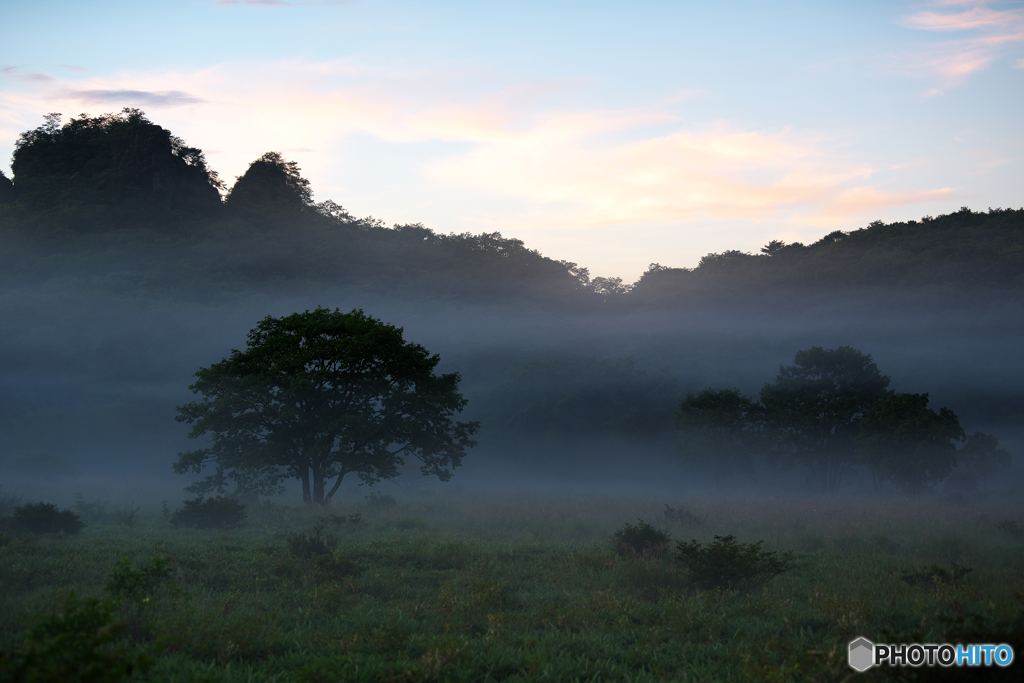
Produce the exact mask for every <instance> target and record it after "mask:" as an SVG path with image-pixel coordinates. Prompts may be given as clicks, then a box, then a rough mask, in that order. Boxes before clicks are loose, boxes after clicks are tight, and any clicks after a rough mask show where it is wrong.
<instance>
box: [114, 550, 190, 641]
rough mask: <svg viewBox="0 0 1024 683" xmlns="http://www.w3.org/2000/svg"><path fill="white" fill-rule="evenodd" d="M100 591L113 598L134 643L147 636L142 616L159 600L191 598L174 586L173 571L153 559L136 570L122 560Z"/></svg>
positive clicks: (176, 585)
mask: <svg viewBox="0 0 1024 683" xmlns="http://www.w3.org/2000/svg"><path fill="white" fill-rule="evenodd" d="M103 590H104V591H106V592H107V593H108V594H109V595H110V596H111V597H112V598H113V599H114V601H115V603H114V604H115V605H116V607H117V608H118V610H119V612H120V616H121V618H122V620H123V621H125V622H127V630H128V632H127V635H128V637H129V638H131V639H132V640H137V641H138V640H145V639H147V637H148V636H149V635H150V631H149V629H148V627H147V626H146V625H145V619H144V615H145V613H146V611H147V610H148V609H149V608H151V607H153V605H154V603H155V602H156V601H157V600H158V599H159V598H161V597H166V596H169V597H170V598H172V599H177V598H182V599H184V600H190V599H191V596H190V595H188V594H187V593H185V592H184V591H183V590H181V588H179V587H178V583H177V581H175V579H174V570H173V569H171V567H170V566H168V564H167V561H166V560H164V558H162V557H155V558H153V560H152V561H150V563H149V564H144V565H142V566H140V567H139V568H138V569H136V568H134V567H132V561H131V559H130V558H127V557H125V558H123V559H122V560H121V561H120V562H118V563H117V565H115V566H114V568H113V569H112V570H111V571H110V576H108V577H107V584H106V585H105V586H104V587H103Z"/></svg>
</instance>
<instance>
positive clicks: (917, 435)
mask: <svg viewBox="0 0 1024 683" xmlns="http://www.w3.org/2000/svg"><path fill="white" fill-rule="evenodd" d="M964 439H965V436H964V430H963V429H962V428H961V427H960V421H959V420H958V419H957V417H956V414H954V413H953V411H952V410H950V409H949V408H942V409H940V410H939V412H938V413H936V412H935V411H934V410H931V409H929V408H928V394H892V395H890V396H887V397H885V398H883V399H881V400H879V401H877V402H876V403H875V404H874V405H872V406H871V408H870V409H868V411H867V413H866V414H865V415H864V419H863V420H861V423H860V434H859V435H858V441H860V442H861V443H862V444H863V446H864V452H863V458H864V461H865V462H867V463H868V465H869V466H870V467H871V468H872V470H873V471H874V472H878V473H880V474H881V476H882V477H883V478H885V479H886V480H888V481H892V482H893V483H894V484H895V485H896V487H897V488H899V489H900V490H901V491H903V492H904V493H907V494H909V495H920V494H921V493H922V492H923V491H924V490H925V489H926V488H927V487H929V486H933V485H935V484H936V483H938V482H940V481H942V480H943V479H945V478H946V477H948V476H949V475H950V474H951V473H952V472H953V468H954V467H955V466H956V462H957V450H956V443H957V442H959V441H963V440H964Z"/></svg>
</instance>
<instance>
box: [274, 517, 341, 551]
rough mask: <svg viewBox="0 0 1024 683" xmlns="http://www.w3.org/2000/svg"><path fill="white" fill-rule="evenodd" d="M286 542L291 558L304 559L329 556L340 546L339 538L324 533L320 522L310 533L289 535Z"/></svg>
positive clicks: (299, 532) (298, 532) (329, 533)
mask: <svg viewBox="0 0 1024 683" xmlns="http://www.w3.org/2000/svg"><path fill="white" fill-rule="evenodd" d="M285 541H286V542H287V544H288V552H289V553H290V554H291V556H292V557H298V558H302V559H309V558H311V557H315V556H317V555H328V554H330V553H331V551H332V550H334V548H335V547H336V546H337V545H338V539H337V537H336V536H335V535H334V534H332V533H331V532H329V531H324V524H323V522H319V521H318V522H317V523H316V524H315V525H314V526H313V528H312V529H311V530H309V531H297V532H295V533H293V534H288V536H287V537H286V538H285Z"/></svg>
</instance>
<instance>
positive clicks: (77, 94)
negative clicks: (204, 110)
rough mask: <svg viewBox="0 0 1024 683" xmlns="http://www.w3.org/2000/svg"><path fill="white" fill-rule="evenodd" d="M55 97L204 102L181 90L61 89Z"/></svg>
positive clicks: (95, 100) (122, 101) (103, 101)
mask: <svg viewBox="0 0 1024 683" xmlns="http://www.w3.org/2000/svg"><path fill="white" fill-rule="evenodd" d="M53 97H54V98H55V99H70V100H76V101H78V102H83V103H85V104H124V105H132V104H134V105H141V106H144V107H148V106H163V107H168V106H177V105H182V104H198V103H200V102H205V101H206V100H204V99H203V98H201V97H196V96H195V95H190V94H188V93H187V92H183V91H181V90H162V91H148V90H61V91H59V92H58V93H56V94H54V96H53Z"/></svg>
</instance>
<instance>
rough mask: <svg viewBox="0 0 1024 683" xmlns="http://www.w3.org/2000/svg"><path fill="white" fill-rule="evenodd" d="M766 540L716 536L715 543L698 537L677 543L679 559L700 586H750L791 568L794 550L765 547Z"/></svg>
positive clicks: (743, 588)
mask: <svg viewBox="0 0 1024 683" xmlns="http://www.w3.org/2000/svg"><path fill="white" fill-rule="evenodd" d="M762 543H764V541H758V542H757V543H736V537H735V536H732V535H729V536H725V537H722V536H715V540H714V542H712V543H705V544H702V543H698V542H697V541H696V540H693V541H690V542H689V543H684V542H683V541H680V542H679V543H677V544H676V559H677V560H679V562H681V563H682V564H683V565H684V566H685V567H686V568H687V570H688V571H689V573H690V579H691V581H692V582H693V583H694V584H695V585H696V586H697V587H698V588H704V589H711V588H735V589H737V590H749V589H750V588H753V587H754V586H758V585H760V584H762V583H765V582H767V581H770V580H771V579H773V578H775V577H776V576H778V575H779V574H781V573H783V572H785V571H786V570H787V569H789V563H790V561H791V560H792V556H793V554H792V553H790V552H786V553H783V554H782V555H781V556H780V557H776V554H777V553H776V552H775V551H771V552H769V551H765V550H763V549H762V548H761V544H762Z"/></svg>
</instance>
